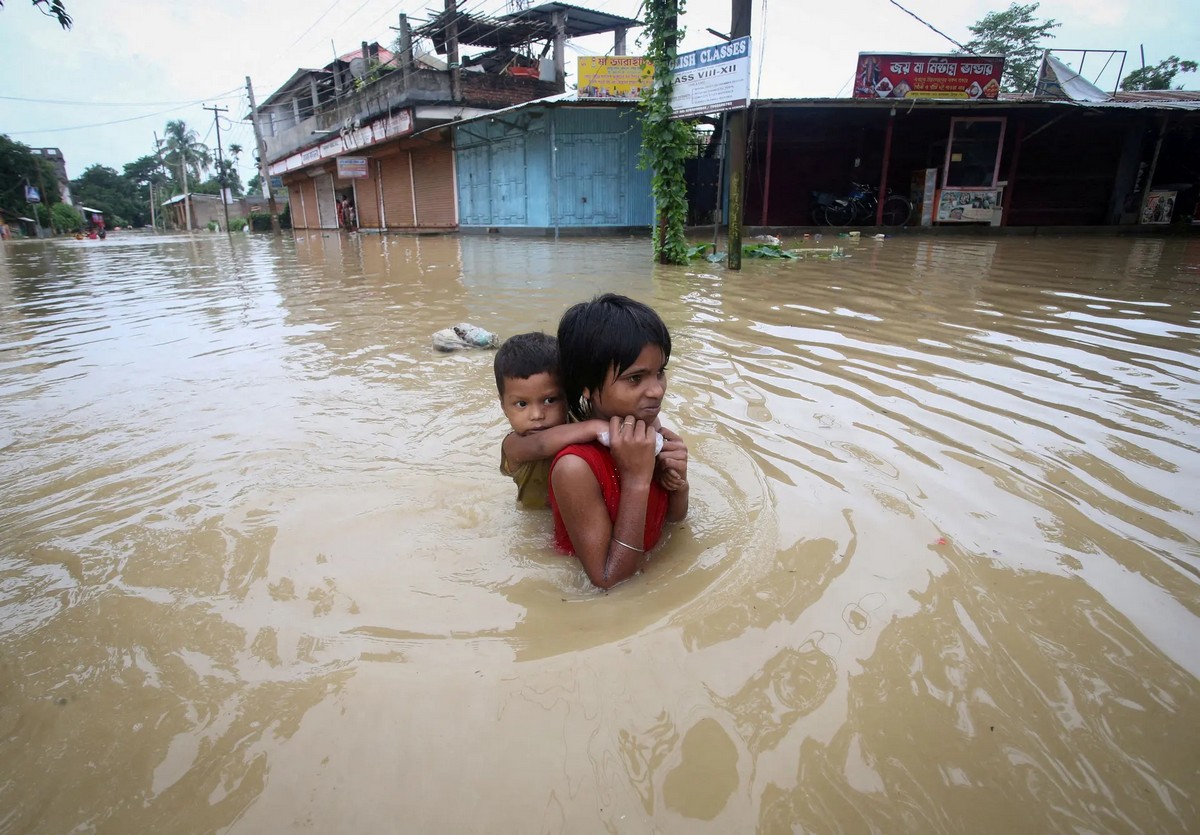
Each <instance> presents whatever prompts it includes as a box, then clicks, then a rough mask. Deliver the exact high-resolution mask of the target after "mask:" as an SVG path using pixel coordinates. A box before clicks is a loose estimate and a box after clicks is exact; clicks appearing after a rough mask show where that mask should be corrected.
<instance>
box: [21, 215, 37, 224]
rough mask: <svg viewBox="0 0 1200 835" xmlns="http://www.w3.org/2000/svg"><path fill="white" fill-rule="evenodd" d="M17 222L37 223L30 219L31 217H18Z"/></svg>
mask: <svg viewBox="0 0 1200 835" xmlns="http://www.w3.org/2000/svg"><path fill="white" fill-rule="evenodd" d="M17 220H23V221H25V222H26V223H37V221H36V220H34V219H33V218H31V217H24V216H18V217H17Z"/></svg>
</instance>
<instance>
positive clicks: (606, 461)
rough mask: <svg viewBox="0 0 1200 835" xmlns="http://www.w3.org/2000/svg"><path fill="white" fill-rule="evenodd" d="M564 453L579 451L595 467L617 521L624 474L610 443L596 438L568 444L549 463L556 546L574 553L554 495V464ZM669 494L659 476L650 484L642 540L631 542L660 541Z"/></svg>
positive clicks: (610, 515) (647, 547)
mask: <svg viewBox="0 0 1200 835" xmlns="http://www.w3.org/2000/svg"><path fill="white" fill-rule="evenodd" d="M564 455H578V456H579V457H580V458H582V459H583V460H584V461H586V462H587V465H588V466H589V467H591V468H592V473H593V475H595V476H596V481H597V482H599V484H600V491H601V492H602V493H603V494H604V505H605V507H607V508H608V518H609V520H610V521H611V522H612V523H613V524H614V525H615V524H616V523H617V507H618V506H619V505H620V503H621V476H620V474H619V473H618V472H617V462H616V461H614V460H613V457H612V452H611V451H610V450H609V449H608V447H606V446H604V445H602V444H600V443H598V442H596V441H593V442H592V443H590V444H572V445H571V446H569V447H566V448H565V449H564V450H563V451H562V452H560V453H559V454H558V455H556V456H554V461H553V462H552V463H551V464H550V509H551V510H553V511H554V547H556V548H557V549H558V550H559V551H561V552H562V553H564V554H574V553H575V546H574V545H572V544H571V537H570V536H569V535H568V534H567V526H566V525H564V524H563V520H562V514H561V513H559V512H558V501H557V499H555V498H554V468H555V467H556V466H557V465H558V460H559V459H560V458H562V457H563V456H564ZM669 501H670V494H669V493H668V492H667V491H666V490H665V489H663V487H662V485H660V484H659V483H658V481H657V480H655V481H653V482H651V484H650V497H649V500H648V502H647V504H646V530H645V533H644V539H643V541H642V542H640V543H638V542H631V543H629V544H630V545H640V546H641V547H642V548H644V549H645V550H647V551H649V550H650V549H651V548H653V547H654V546H655V545H657V544H658V540H659V537H661V536H662V529H663V523H664V522H666V519H667V505H668V503H669Z"/></svg>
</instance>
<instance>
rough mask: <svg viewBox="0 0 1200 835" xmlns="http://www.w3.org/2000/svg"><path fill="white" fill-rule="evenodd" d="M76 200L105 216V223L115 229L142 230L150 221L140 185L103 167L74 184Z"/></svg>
mask: <svg viewBox="0 0 1200 835" xmlns="http://www.w3.org/2000/svg"><path fill="white" fill-rule="evenodd" d="M71 193H72V194H73V195H74V196H75V200H76V201H77V202H78V203H80V204H82V205H84V206H92V207H94V208H97V209H99V210H100V211H102V212H104V219H105V223H106V224H107V225H108V226H109V227H110V228H111V227H113V226H131V225H132V226H143V225H144V224H146V223H147V222H148V221H149V219H150V207H149V204H148V203H147V202H146V201H145V200H144V199H143V197H142V194H141V191H140V189H139V188H138V184H137V183H136V182H134V181H133V180H131V179H129V178H128V177H125V176H123V175H121V174H118V173H117V172H116V171H115V170H114V169H112V168H109V167H107V166H104V165H91V166H88V167H87V168H86V169H84V172H83V173H82V174H80V175H79V177H78V178H76V179H74V180H72V181H71Z"/></svg>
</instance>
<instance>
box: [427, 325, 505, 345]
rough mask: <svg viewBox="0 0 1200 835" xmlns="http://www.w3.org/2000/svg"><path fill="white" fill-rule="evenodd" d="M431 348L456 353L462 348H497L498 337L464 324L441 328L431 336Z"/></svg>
mask: <svg viewBox="0 0 1200 835" xmlns="http://www.w3.org/2000/svg"><path fill="white" fill-rule="evenodd" d="M433 347H434V348H437V349H438V350H439V351H458V350H460V349H462V348H498V347H500V337H498V336H497V335H496V334H494V333H492V332H491V331H486V330H484V329H483V328H481V327H479V326H478V325H471V324H468V323H466V322H462V323H460V324H457V325H455V326H454V327H452V328H442V329H441V330H440V331H438V332H437V333H435V334H434V335H433Z"/></svg>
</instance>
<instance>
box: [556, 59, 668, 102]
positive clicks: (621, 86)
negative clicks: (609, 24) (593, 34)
mask: <svg viewBox="0 0 1200 835" xmlns="http://www.w3.org/2000/svg"><path fill="white" fill-rule="evenodd" d="M576 72H577V75H576V78H575V81H576V85H577V87H578V89H579V97H580V98H588V99H633V100H638V99H641V97H642V91H643V90H648V89H650V85H651V84H653V83H654V65H653V64H652V63H650V62H649V61H648V60H646V59H645V58H640V57H638V56H635V55H588V56H582V57H580V59H579V65H578V67H577V68H576Z"/></svg>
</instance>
